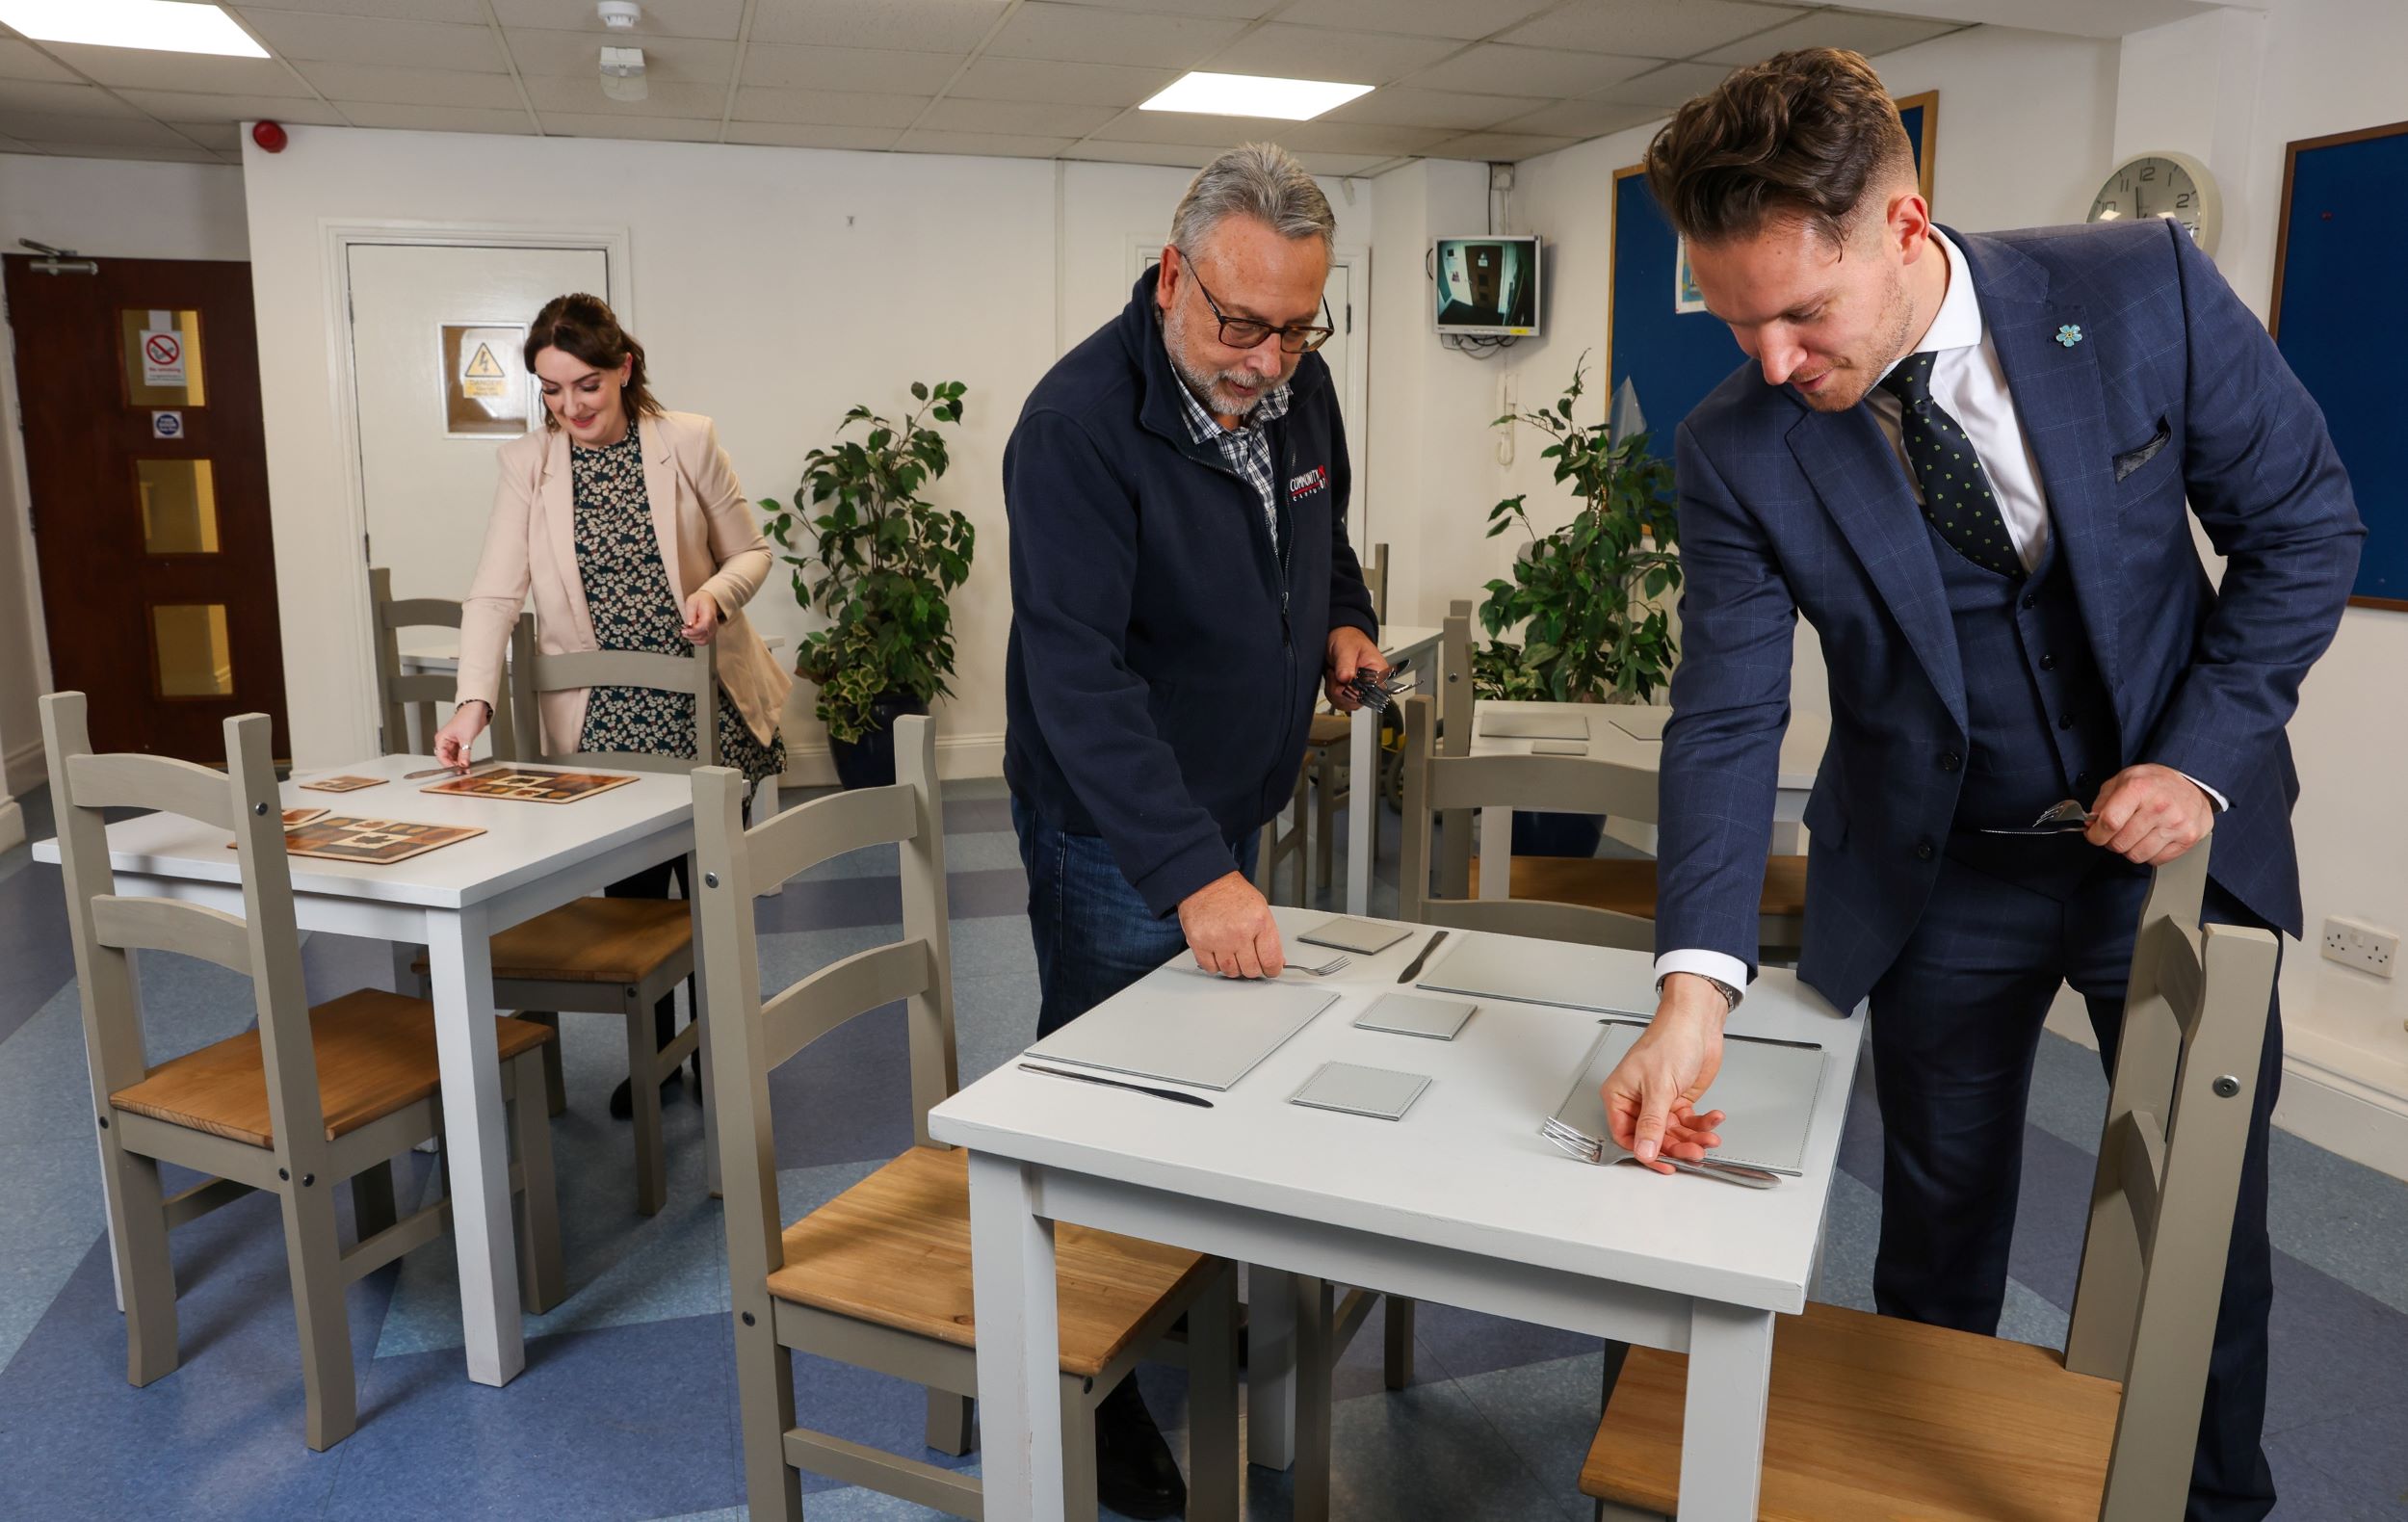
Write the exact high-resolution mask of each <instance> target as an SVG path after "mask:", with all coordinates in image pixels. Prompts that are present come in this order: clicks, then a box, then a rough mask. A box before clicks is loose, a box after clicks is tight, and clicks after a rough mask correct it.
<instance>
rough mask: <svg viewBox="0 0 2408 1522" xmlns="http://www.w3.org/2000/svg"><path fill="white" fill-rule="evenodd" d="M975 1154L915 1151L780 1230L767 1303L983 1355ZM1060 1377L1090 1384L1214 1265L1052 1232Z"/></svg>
mask: <svg viewBox="0 0 2408 1522" xmlns="http://www.w3.org/2000/svg"><path fill="white" fill-rule="evenodd" d="M969 1158H970V1154H969V1153H968V1152H966V1151H963V1150H961V1149H959V1148H955V1149H953V1150H950V1151H940V1150H938V1149H937V1148H934V1147H925V1146H915V1147H912V1148H911V1149H910V1150H909V1151H906V1152H905V1153H903V1156H901V1157H899V1158H896V1159H895V1160H894V1161H893V1162H891V1163H888V1164H886V1165H885V1166H884V1167H882V1168H879V1169H878V1170H877V1172H875V1173H873V1174H871V1175H870V1176H869V1177H868V1178H865V1179H863V1180H862V1181H861V1182H860V1183H858V1184H855V1185H854V1186H853V1187H852V1188H851V1189H849V1190H847V1191H845V1192H844V1193H843V1194H839V1195H837V1196H836V1197H835V1198H834V1199H831V1200H829V1201H828V1202H827V1203H826V1204H824V1205H823V1206H821V1207H820V1208H819V1209H817V1210H815V1211H813V1212H812V1213H811V1214H809V1215H808V1216H805V1217H803V1218H802V1219H801V1220H798V1221H795V1222H794V1223H793V1224H791V1225H789V1226H788V1227H786V1229H785V1231H784V1233H783V1237H784V1242H785V1261H786V1266H785V1267H784V1268H781V1269H779V1270H778V1271H777V1272H776V1273H772V1274H771V1275H770V1276H769V1291H770V1294H771V1296H772V1298H774V1299H781V1300H788V1301H791V1302H793V1303H795V1304H798V1305H809V1306H812V1307H815V1308H817V1309H820V1310H824V1311H832V1312H835V1313H836V1314H838V1315H842V1316H850V1317H852V1318H854V1319H856V1320H859V1321H866V1322H871V1323H875V1324H876V1325H881V1326H891V1327H894V1328H896V1329H897V1330H900V1331H906V1332H912V1333H915V1334H917V1335H919V1336H923V1337H928V1338H932V1339H934V1340H936V1341H938V1342H944V1343H950V1344H952V1345H954V1346H955V1347H958V1348H975V1347H976V1346H978V1327H977V1323H976V1319H975V1318H974V1317H973V1316H972V1314H971V1290H970V1172H969ZM1054 1245H1055V1275H1056V1283H1057V1294H1058V1296H1059V1299H1060V1326H1061V1370H1062V1373H1064V1374H1067V1375H1074V1376H1078V1377H1081V1378H1093V1377H1095V1376H1096V1375H1098V1374H1101V1373H1102V1372H1103V1370H1104V1368H1105V1366H1106V1365H1108V1364H1110V1363H1111V1362H1112V1360H1113V1359H1115V1358H1117V1357H1119V1356H1120V1354H1121V1353H1122V1352H1124V1351H1127V1350H1128V1349H1129V1348H1130V1346H1131V1345H1132V1344H1133V1343H1135V1342H1136V1340H1137V1338H1138V1336H1139V1332H1140V1330H1141V1329H1142V1328H1143V1327H1144V1326H1145V1325H1146V1324H1147V1323H1148V1322H1149V1321H1150V1320H1152V1319H1154V1317H1155V1315H1156V1313H1157V1312H1159V1311H1160V1310H1161V1308H1162V1307H1163V1305H1164V1303H1165V1301H1168V1300H1171V1299H1177V1298H1179V1297H1181V1296H1183V1295H1185V1294H1187V1293H1189V1292H1190V1291H1191V1290H1192V1289H1194V1288H1196V1287H1198V1286H1199V1285H1201V1284H1202V1283H1203V1282H1204V1280H1206V1279H1207V1278H1209V1277H1210V1276H1211V1275H1212V1274H1213V1273H1215V1272H1217V1270H1218V1268H1219V1267H1220V1265H1219V1264H1218V1263H1217V1260H1215V1259H1212V1258H1207V1257H1203V1256H1201V1255H1199V1254H1197V1253H1193V1252H1189V1251H1186V1250H1184V1249H1182V1248H1178V1247H1167V1246H1162V1245H1161V1244H1159V1243H1151V1242H1139V1241H1138V1240H1137V1239H1135V1238H1132V1237H1120V1236H1114V1235H1112V1233H1111V1232H1108V1231H1095V1230H1091V1229H1089V1228H1087V1227H1085V1226H1073V1225H1069V1224H1063V1225H1060V1226H1058V1227H1057V1228H1055V1236H1054Z"/></svg>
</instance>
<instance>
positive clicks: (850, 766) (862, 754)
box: [827, 693, 1594, 849]
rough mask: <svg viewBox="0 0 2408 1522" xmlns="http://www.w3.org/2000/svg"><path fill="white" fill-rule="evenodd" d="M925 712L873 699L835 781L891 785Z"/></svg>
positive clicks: (837, 753) (836, 745) (845, 748)
mask: <svg viewBox="0 0 2408 1522" xmlns="http://www.w3.org/2000/svg"><path fill="white" fill-rule="evenodd" d="M928 711H929V705H928V699H927V698H925V697H914V696H912V695H910V694H908V693H888V694H885V695H883V696H880V697H877V698H876V699H874V700H872V702H871V704H870V728H869V729H868V730H867V731H866V732H865V733H864V734H863V735H862V736H861V738H860V739H858V740H839V739H837V738H836V737H835V736H833V735H830V736H829V737H828V741H827V748H828V753H829V754H830V755H832V756H834V757H835V759H836V779H837V780H838V781H840V782H842V783H844V784H845V786H846V787H848V788H858V787H888V786H891V785H893V783H894V780H895V721H896V720H898V719H901V718H902V717H903V715H905V714H925V713H927V712H928ZM1591 849H1594V847H1593V846H1592V848H1591Z"/></svg>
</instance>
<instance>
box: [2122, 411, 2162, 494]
mask: <svg viewBox="0 0 2408 1522" xmlns="http://www.w3.org/2000/svg"><path fill="white" fill-rule="evenodd" d="M2173 436H2174V429H2173V426H2172V425H2171V424H2169V423H2167V422H2166V421H2165V420H2164V419H2163V418H2159V419H2158V432H2157V436H2156V437H2155V438H2152V439H2150V440H2149V442H2147V443H2146V444H2143V445H2141V446H2140V447H2139V448H2138V449H2132V450H2126V451H2125V452H2124V453H2123V454H2120V455H2118V456H2116V457H2115V479H2116V480H2118V481H2121V480H2123V479H2124V478H2125V477H2126V476H2129V475H2131V474H2132V473H2133V471H2135V470H2138V469H2139V468H2140V467H2141V466H2143V465H2145V464H2147V463H2149V461H2151V460H2153V459H2157V458H2158V451H2159V450H2160V449H2163V448H2164V447H2165V446H2166V443H2167V442H2168V441H2169V440H2170V439H2172V438H2173Z"/></svg>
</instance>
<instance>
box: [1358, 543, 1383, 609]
mask: <svg viewBox="0 0 2408 1522" xmlns="http://www.w3.org/2000/svg"><path fill="white" fill-rule="evenodd" d="M1363 585H1364V586H1365V587H1366V588H1367V589H1369V590H1370V591H1371V594H1372V618H1373V619H1374V621H1375V622H1377V623H1380V624H1383V625H1384V624H1385V623H1387V621H1388V545H1387V543H1386V542H1385V541H1384V540H1383V541H1382V542H1380V543H1377V544H1374V545H1373V546H1372V558H1371V562H1370V563H1369V564H1366V565H1365V566H1364V567H1363Z"/></svg>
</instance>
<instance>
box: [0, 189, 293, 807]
mask: <svg viewBox="0 0 2408 1522" xmlns="http://www.w3.org/2000/svg"><path fill="white" fill-rule="evenodd" d="M19 238H31V239H33V240H35V241H36V242H38V243H46V244H49V245H50V246H51V247H53V248H65V249H76V250H78V251H79V252H81V253H83V254H86V255H89V256H91V257H92V258H98V259H109V258H118V259H241V258H244V257H246V256H247V252H248V237H247V234H246V231H245V227H244V222H243V173H242V171H240V170H237V169H233V168H230V167H227V166H223V165H201V164H137V163H130V162H124V161H120V160H115V159H63V158H46V157H39V156H36V155H32V154H23V153H7V154H0V249H6V250H7V251H9V252H11V253H21V252H23V251H25V250H23V249H19V248H18V247H17V240H18V239H19ZM56 278H58V279H62V280H72V279H77V278H81V276H71V275H65V276H56ZM5 337H6V344H7V351H8V352H7V354H5V355H0V417H5V418H6V419H7V423H8V426H6V427H0V498H5V499H6V501H5V511H4V512H0V800H6V799H8V798H12V797H13V796H14V795H16V794H19V793H23V792H25V791H26V790H27V789H29V788H32V787H34V786H37V785H38V784H39V783H40V781H41V780H42V762H41V722H40V718H39V713H38V711H37V710H36V708H35V706H34V699H35V697H36V695H39V694H40V693H43V692H46V691H48V689H49V686H50V651H49V642H48V640H47V639H46V638H45V636H44V633H43V626H42V613H41V583H40V577H39V568H38V566H37V564H36V563H35V559H34V554H35V546H34V538H33V520H32V517H31V515H30V511H29V509H28V507H27V490H26V484H25V457H24V452H23V449H22V448H21V446H20V445H19V443H18V433H17V428H16V424H17V422H18V419H19V418H20V417H21V415H22V413H21V409H20V408H19V407H18V405H17V389H16V362H15V336H14V334H13V332H8V333H6V334H5ZM12 808H13V805H9V804H7V803H6V802H5V801H0V813H7V812H10V811H11V810H12ZM7 833H8V826H7V824H6V822H5V821H0V838H4V837H5V836H6V835H7Z"/></svg>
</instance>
